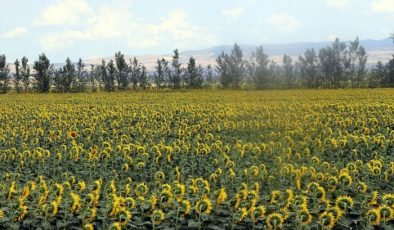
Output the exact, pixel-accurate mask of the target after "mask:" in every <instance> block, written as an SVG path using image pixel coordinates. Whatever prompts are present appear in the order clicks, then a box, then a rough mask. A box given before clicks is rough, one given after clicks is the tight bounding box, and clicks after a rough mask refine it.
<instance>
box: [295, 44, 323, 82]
mask: <svg viewBox="0 0 394 230" xmlns="http://www.w3.org/2000/svg"><path fill="white" fill-rule="evenodd" d="M298 60H299V65H300V75H301V81H302V84H303V85H304V86H306V87H307V88H317V87H319V59H318V56H317V55H316V52H315V50H314V49H307V50H306V51H305V53H304V56H299V57H298Z"/></svg>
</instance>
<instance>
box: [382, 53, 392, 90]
mask: <svg viewBox="0 0 394 230" xmlns="http://www.w3.org/2000/svg"><path fill="white" fill-rule="evenodd" d="M386 68H387V76H386V78H385V80H384V83H385V86H388V87H394V55H393V56H392V58H391V59H390V60H389V62H388V63H387V65H386Z"/></svg>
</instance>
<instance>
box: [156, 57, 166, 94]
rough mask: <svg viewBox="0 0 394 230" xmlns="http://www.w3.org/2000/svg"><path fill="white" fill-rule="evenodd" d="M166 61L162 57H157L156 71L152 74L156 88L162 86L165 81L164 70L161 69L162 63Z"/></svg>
mask: <svg viewBox="0 0 394 230" xmlns="http://www.w3.org/2000/svg"><path fill="white" fill-rule="evenodd" d="M164 62H166V60H165V59H164V58H162V59H161V60H160V59H157V66H156V73H155V74H154V80H155V84H156V86H157V87H158V88H162V87H163V84H164V82H165V72H164V69H163V64H164Z"/></svg>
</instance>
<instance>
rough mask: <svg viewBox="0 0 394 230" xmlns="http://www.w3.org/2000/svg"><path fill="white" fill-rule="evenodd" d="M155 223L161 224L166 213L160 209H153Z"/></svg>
mask: <svg viewBox="0 0 394 230" xmlns="http://www.w3.org/2000/svg"><path fill="white" fill-rule="evenodd" d="M150 218H151V220H152V223H153V225H159V224H160V223H161V222H162V221H163V220H164V213H163V211H161V210H160V209H158V210H155V211H153V213H152V215H151V217H150Z"/></svg>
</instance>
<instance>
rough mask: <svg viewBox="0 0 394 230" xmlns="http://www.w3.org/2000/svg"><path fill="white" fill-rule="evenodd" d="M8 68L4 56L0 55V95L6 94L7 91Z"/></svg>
mask: <svg viewBox="0 0 394 230" xmlns="http://www.w3.org/2000/svg"><path fill="white" fill-rule="evenodd" d="M9 73H10V68H9V66H8V64H7V59H6V56H5V55H4V54H3V55H0V93H7V92H8V89H9V80H10V76H9Z"/></svg>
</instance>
